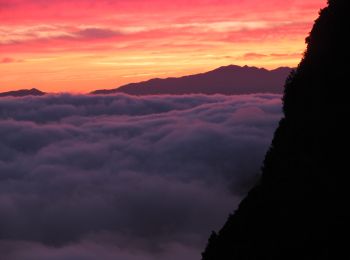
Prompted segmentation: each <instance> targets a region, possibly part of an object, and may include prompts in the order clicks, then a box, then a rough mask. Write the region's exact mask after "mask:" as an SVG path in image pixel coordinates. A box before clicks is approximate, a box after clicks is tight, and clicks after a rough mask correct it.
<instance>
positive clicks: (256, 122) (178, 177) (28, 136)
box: [0, 95, 281, 260]
mask: <svg viewBox="0 0 350 260" xmlns="http://www.w3.org/2000/svg"><path fill="white" fill-rule="evenodd" d="M280 116H281V102H280V96H278V95H248V96H230V97H229V96H221V95H216V96H204V95H187V96H149V97H131V96H127V95H115V96H83V95H75V96H74V95H52V96H44V97H27V98H3V99H0V135H1V140H0V212H1V214H0V253H1V255H2V256H4V257H5V258H4V259H6V260H19V259H26V260H31V259H35V260H41V259H45V260H46V259H48V260H52V259H55V260H57V259H59V260H68V259H74V260H76V259H83V260H90V259H91V260H97V259H107V260H108V259H125V260H129V259H130V260H148V259H170V260H171V259H174V260H175V259H176V260H178V259H181V260H187V259H199V258H200V251H201V250H202V249H203V247H204V245H205V243H206V239H207V237H208V235H209V234H210V232H211V230H212V229H217V228H219V226H220V224H221V223H223V221H224V220H225V218H226V217H227V214H228V213H229V212H230V211H231V210H232V208H234V207H235V205H237V203H238V202H239V200H240V199H241V197H242V196H243V194H245V192H246V191H247V189H248V188H249V187H250V186H251V185H252V183H254V181H255V180H256V178H257V175H258V174H259V167H260V165H261V162H262V159H263V156H264V153H265V151H266V149H267V147H268V145H269V143H270V140H271V138H272V134H273V131H274V129H275V127H276V124H277V121H278V119H279V118H280ZM24 256H25V257H24Z"/></svg>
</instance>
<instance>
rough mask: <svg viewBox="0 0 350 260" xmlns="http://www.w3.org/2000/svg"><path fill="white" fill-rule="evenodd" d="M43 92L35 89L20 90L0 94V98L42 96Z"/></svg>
mask: <svg viewBox="0 0 350 260" xmlns="http://www.w3.org/2000/svg"><path fill="white" fill-rule="evenodd" d="M45 94H46V93H45V92H42V91H40V90H38V89H36V88H31V89H20V90H13V91H7V92H2V93H0V97H9V96H12V97H24V96H43V95H45Z"/></svg>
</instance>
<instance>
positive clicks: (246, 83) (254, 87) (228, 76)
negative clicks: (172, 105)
mask: <svg viewBox="0 0 350 260" xmlns="http://www.w3.org/2000/svg"><path fill="white" fill-rule="evenodd" d="M291 70H292V68H289V67H279V68H276V69H273V70H267V69H265V68H258V67H249V66H243V67H241V66H238V65H228V66H221V67H219V68H216V69H214V70H210V71H208V72H203V73H198V74H193V75H186V76H182V77H168V78H153V79H150V80H146V81H141V82H138V83H129V84H126V85H122V86H120V87H118V88H115V89H101V90H95V91H92V92H91V93H90V94H114V93H126V94H131V95H157V94H180V95H182V94H226V95H239V94H253V93H276V94H277V93H278V94H281V93H282V92H283V88H282V86H283V84H284V81H285V78H286V77H287V75H288V74H289V73H290V72H291Z"/></svg>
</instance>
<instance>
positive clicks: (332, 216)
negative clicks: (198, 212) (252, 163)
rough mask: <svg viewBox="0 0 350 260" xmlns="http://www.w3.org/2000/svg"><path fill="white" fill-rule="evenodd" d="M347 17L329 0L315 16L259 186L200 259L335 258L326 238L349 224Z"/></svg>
mask: <svg viewBox="0 0 350 260" xmlns="http://www.w3.org/2000/svg"><path fill="white" fill-rule="evenodd" d="M349 10H350V1H347V0H333V1H329V6H328V7H327V8H325V9H323V10H322V11H321V12H320V17H319V18H318V19H317V20H316V23H315V25H314V27H313V29H312V31H311V33H310V36H309V37H308V38H307V43H308V48H307V51H306V52H305V55H304V58H303V60H302V61H301V63H300V65H299V66H298V68H297V70H296V71H295V72H294V73H292V74H291V76H290V77H289V78H288V80H287V82H286V87H285V95H284V113H285V117H284V118H283V119H282V120H281V121H280V125H279V127H278V129H277V131H276V133H275V136H274V139H273V141H272V145H271V147H270V150H269V151H268V153H267V155H266V158H265V161H264V165H263V169H262V171H263V173H262V177H261V180H260V182H259V183H258V184H257V185H256V187H255V188H253V189H252V190H251V191H250V193H249V194H248V196H247V197H246V199H244V200H243V201H242V203H241V205H240V206H239V209H238V210H237V211H236V212H235V213H234V214H233V215H231V216H230V217H229V219H228V221H227V222H226V224H225V225H224V227H223V228H222V229H221V230H220V232H219V233H218V234H216V233H213V234H212V236H211V238H210V239H209V243H208V246H207V248H206V250H205V252H204V253H203V254H202V255H203V259H204V260H226V259H230V260H243V259H247V260H250V259H256V260H257V259H259V260H261V259H267V260H275V259H276V260H277V259H278V260H282V259H283V260H285V259H298V260H299V259H305V260H306V259H308V260H310V259H318V260H319V259H334V258H332V257H331V256H330V255H329V247H330V240H331V238H332V239H333V238H334V237H332V233H333V232H334V231H335V230H336V226H340V227H342V228H344V227H345V223H346V222H347V221H348V219H349V215H348V213H345V209H346V207H347V206H346V205H348V200H347V199H346V198H348V196H346V195H348V194H347V193H348V192H347V190H348V187H347V183H348V182H347V180H346V174H344V170H343V169H342V168H344V167H343V166H344V165H345V162H346V160H345V159H343V157H345V156H344V152H343V151H342V150H341V146H342V143H343V142H344V140H343V139H344V138H345V136H346V135H345V134H343V133H342V131H341V130H342V128H343V127H342V125H341V124H340V123H341V120H340V119H341V118H342V113H344V112H345V109H344V107H343V104H342V101H343V98H342V94H341V93H343V92H344V89H345V84H346V82H348V77H347V73H348V67H349V66H348V61H349V58H350V57H349V51H348V48H349V45H348V41H347V40H346V38H347V31H348V28H349V25H350V23H349V17H348V13H349ZM345 258H346V257H345Z"/></svg>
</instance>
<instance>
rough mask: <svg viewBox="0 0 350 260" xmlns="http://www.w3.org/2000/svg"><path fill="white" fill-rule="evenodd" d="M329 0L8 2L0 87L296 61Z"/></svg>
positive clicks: (96, 82)
mask: <svg viewBox="0 0 350 260" xmlns="http://www.w3.org/2000/svg"><path fill="white" fill-rule="evenodd" d="M325 5H326V1H325V0H307V1H306V0H285V1H281V0H266V1H260V0H172V1H164V0H152V1H150V0H129V1H124V0H99V1H96V0H50V1H47V0H0V91H7V90H15V89H22V88H34V87H35V88H39V89H41V90H43V91H47V92H73V93H86V92H89V91H92V90H96V89H101V88H115V87H118V86H121V85H123V84H126V83H129V82H137V81H142V80H146V79H149V78H155V77H161V78H163V77H169V76H182V75H188V74H193V73H199V72H204V71H208V70H211V69H214V68H217V67H220V66H224V65H228V64H237V65H250V66H257V67H265V68H268V69H272V68H276V67H279V66H291V67H293V66H296V65H297V64H298V62H299V60H300V58H301V56H302V53H303V51H304V49H305V40H304V39H305V37H306V36H307V34H308V32H309V31H310V29H311V26H312V24H313V21H314V20H315V19H316V17H317V16H318V11H319V9H320V8H322V7H324V6H325Z"/></svg>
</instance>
